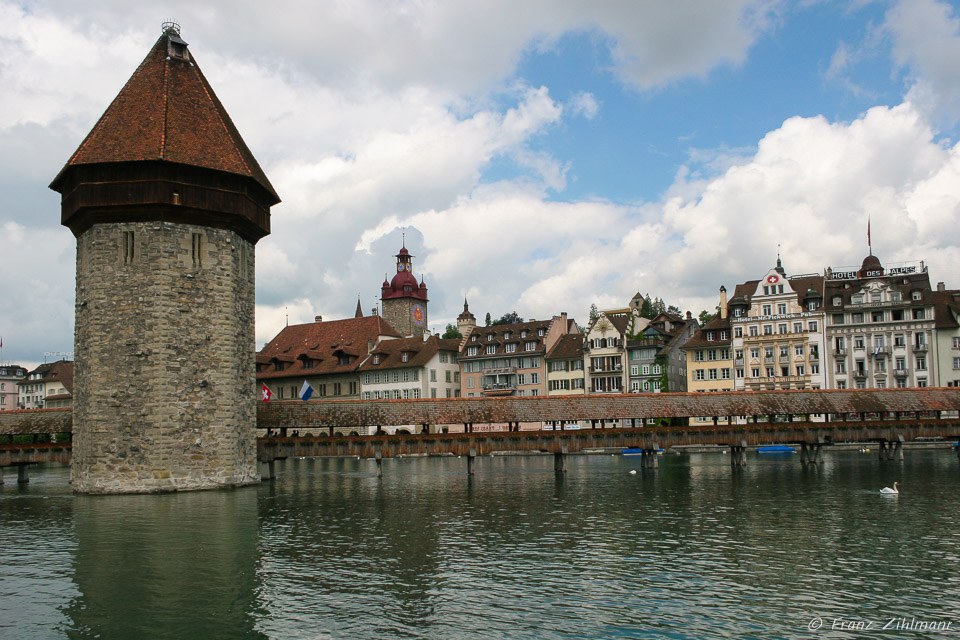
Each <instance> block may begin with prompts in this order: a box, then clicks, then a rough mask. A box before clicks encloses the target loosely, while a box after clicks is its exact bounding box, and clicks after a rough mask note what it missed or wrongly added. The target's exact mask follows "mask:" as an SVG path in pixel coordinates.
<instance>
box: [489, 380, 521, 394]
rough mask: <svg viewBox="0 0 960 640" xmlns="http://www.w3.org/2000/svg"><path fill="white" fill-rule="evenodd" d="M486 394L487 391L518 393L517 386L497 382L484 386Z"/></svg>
mask: <svg viewBox="0 0 960 640" xmlns="http://www.w3.org/2000/svg"><path fill="white" fill-rule="evenodd" d="M483 390H484V392H486V391H516V390H517V385H515V384H513V383H511V382H496V383H493V384H485V385H483Z"/></svg>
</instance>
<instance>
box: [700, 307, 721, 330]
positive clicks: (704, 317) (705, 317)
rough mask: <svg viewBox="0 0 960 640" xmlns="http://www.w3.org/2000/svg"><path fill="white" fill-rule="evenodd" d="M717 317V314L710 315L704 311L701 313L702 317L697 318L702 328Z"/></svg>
mask: <svg viewBox="0 0 960 640" xmlns="http://www.w3.org/2000/svg"><path fill="white" fill-rule="evenodd" d="M716 316H717V314H715V313H710V312H709V311H707V310H706V309H704V310H703V311H701V312H700V315H699V316H697V319H698V320H700V326H701V327H702V326H703V325H705V324H707V323H708V322H710V321H711V320H713V319H714V318H715V317H716Z"/></svg>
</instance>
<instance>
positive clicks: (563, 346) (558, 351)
mask: <svg viewBox="0 0 960 640" xmlns="http://www.w3.org/2000/svg"><path fill="white" fill-rule="evenodd" d="M546 357H547V360H561V359H564V360H569V359H571V358H583V336H582V335H580V334H579V333H568V334H566V335H562V336H560V339H559V340H557V343H556V344H555V345H553V349H551V350H550V353H548V354H547V356H546Z"/></svg>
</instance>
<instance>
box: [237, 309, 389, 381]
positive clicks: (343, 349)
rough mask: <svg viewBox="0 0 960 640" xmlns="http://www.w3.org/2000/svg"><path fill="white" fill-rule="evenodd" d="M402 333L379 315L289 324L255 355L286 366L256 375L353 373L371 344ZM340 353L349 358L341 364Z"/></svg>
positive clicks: (259, 359) (261, 362)
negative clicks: (345, 362) (347, 361)
mask: <svg viewBox="0 0 960 640" xmlns="http://www.w3.org/2000/svg"><path fill="white" fill-rule="evenodd" d="M401 337H402V336H401V335H400V334H399V333H397V331H396V330H395V329H394V328H393V327H391V326H390V325H389V324H387V322H386V321H385V320H384V319H383V318H381V317H380V316H366V317H363V318H348V319H346V320H330V321H327V322H310V323H307V324H295V325H290V326H288V327H284V328H283V330H282V331H281V332H280V333H278V334H277V335H276V337H275V338H274V339H273V340H271V341H270V342H269V343H268V344H267V346H265V347H264V348H263V349H261V350H260V351H259V352H258V353H257V358H256V360H257V364H259V365H269V364H270V363H277V362H282V363H284V367H283V369H282V370H280V371H277V370H276V368H274V369H273V370H266V371H260V372H259V373H257V379H258V380H260V379H271V378H289V377H304V376H317V375H324V374H329V373H351V372H354V371H356V369H357V367H358V366H359V365H360V363H361V362H362V360H363V357H365V356H366V354H367V349H368V347H369V346H372V345H373V344H375V343H376V342H377V341H378V340H380V339H382V338H387V339H389V338H401ZM341 355H344V356H347V357H348V358H349V359H350V362H349V363H348V364H340V363H339V358H340V356H341ZM301 356H303V357H301Z"/></svg>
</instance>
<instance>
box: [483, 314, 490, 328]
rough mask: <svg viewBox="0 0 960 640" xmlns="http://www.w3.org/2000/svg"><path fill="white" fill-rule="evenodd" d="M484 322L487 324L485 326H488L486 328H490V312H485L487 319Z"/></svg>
mask: <svg viewBox="0 0 960 640" xmlns="http://www.w3.org/2000/svg"><path fill="white" fill-rule="evenodd" d="M484 322H486V323H487V326H488V327H489V326H490V312H489V311H487V318H486V320H485V321H484Z"/></svg>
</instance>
